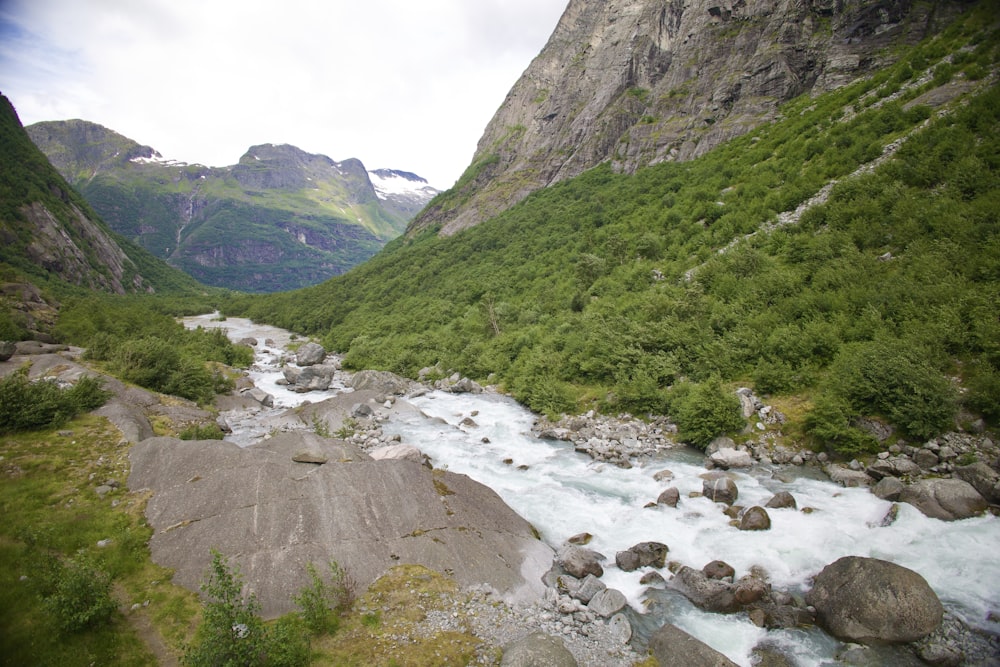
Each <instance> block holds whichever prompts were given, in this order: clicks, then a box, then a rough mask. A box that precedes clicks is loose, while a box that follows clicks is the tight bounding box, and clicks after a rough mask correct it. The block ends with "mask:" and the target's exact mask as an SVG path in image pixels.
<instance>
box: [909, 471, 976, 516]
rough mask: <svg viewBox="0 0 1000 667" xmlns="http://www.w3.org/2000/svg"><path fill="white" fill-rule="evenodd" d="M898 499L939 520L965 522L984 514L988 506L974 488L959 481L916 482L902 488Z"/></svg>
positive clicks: (928, 480) (935, 480) (933, 480)
mask: <svg viewBox="0 0 1000 667" xmlns="http://www.w3.org/2000/svg"><path fill="white" fill-rule="evenodd" d="M899 500H900V502H904V503H909V504H911V505H913V506H914V507H916V508H917V509H918V510H920V511H921V512H923V513H924V514H925V515H927V516H929V517H931V518H934V519H941V520H942V521H956V520H958V519H967V518H968V517H971V516H976V515H977V514H980V513H982V512H984V511H985V510H986V508H987V507H988V506H989V504H988V503H987V502H986V499H985V498H983V497H982V496H981V495H980V494H979V492H978V491H976V489H975V487H973V486H972V485H971V484H969V483H968V482H963V481H962V480H960V479H922V480H919V481H917V482H914V483H913V484H910V485H909V486H907V487H906V488H905V489H903V490H902V491H901V492H900V494H899Z"/></svg>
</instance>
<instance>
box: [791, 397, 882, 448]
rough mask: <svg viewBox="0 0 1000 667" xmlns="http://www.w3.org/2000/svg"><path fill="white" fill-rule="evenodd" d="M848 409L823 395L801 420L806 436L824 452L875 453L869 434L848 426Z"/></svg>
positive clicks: (872, 439) (876, 444)
mask: <svg viewBox="0 0 1000 667" xmlns="http://www.w3.org/2000/svg"><path fill="white" fill-rule="evenodd" d="M850 415H851V409H850V406H849V405H848V404H847V403H846V402H845V401H843V400H841V399H839V398H837V397H836V396H831V395H827V394H824V395H822V396H821V397H820V398H818V399H817V400H816V404H815V405H814V406H813V409H812V410H810V411H809V412H808V413H807V414H806V416H805V419H804V421H803V426H804V427H805V430H806V433H808V434H809V435H811V436H812V437H813V438H815V439H816V440H817V441H818V442H819V444H820V445H822V446H823V447H824V448H826V449H832V450H833V451H836V452H839V453H840V454H843V455H845V456H855V455H857V454H861V453H865V452H875V451H877V450H878V442H877V441H876V440H875V438H874V437H872V436H871V435H870V434H868V433H865V432H864V431H862V430H860V429H858V428H855V427H853V426H851V423H850V420H851V417H850Z"/></svg>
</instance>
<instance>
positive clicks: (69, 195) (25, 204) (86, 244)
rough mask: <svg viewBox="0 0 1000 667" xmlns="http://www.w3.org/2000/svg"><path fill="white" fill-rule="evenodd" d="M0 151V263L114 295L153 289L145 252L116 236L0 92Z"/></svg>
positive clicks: (99, 149) (99, 150)
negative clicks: (1, 170)
mask: <svg viewBox="0 0 1000 667" xmlns="http://www.w3.org/2000/svg"><path fill="white" fill-rule="evenodd" d="M102 150H103V149H101V148H99V147H97V148H94V151H96V152H101V151H102ZM0 156H2V158H3V163H4V173H3V177H2V178H0V263H7V264H9V265H11V266H13V267H15V268H17V269H18V270H20V271H22V272H24V273H26V274H28V275H34V276H44V277H46V278H55V279H57V280H62V281H65V282H68V283H72V284H74V285H79V286H83V287H88V288H91V289H96V290H102V291H108V292H114V293H118V294H124V293H126V292H143V291H153V290H154V285H153V281H151V280H150V279H149V278H147V277H144V276H143V274H142V271H143V270H144V269H143V267H142V266H140V264H142V263H143V262H145V260H146V257H143V258H141V259H140V260H136V257H138V256H139V255H140V254H141V255H145V253H141V251H139V249H138V248H135V247H134V246H132V245H131V244H129V243H127V242H125V241H123V240H122V239H120V238H118V237H116V236H115V235H114V234H113V233H112V231H111V230H110V229H109V228H108V227H107V225H105V223H104V222H103V221H102V220H101V219H100V218H99V217H98V216H96V215H95V214H94V212H93V211H92V210H91V209H90V207H89V206H88V205H87V203H86V202H85V201H83V199H82V198H80V196H79V195H77V194H76V193H75V192H74V191H73V190H72V188H70V186H69V185H68V184H67V183H66V181H65V180H64V179H63V177H62V176H61V175H60V174H59V173H58V172H57V171H56V170H55V169H54V168H53V166H52V165H51V164H50V163H49V161H48V160H47V159H46V158H45V156H44V155H43V154H42V153H41V152H40V151H39V150H38V148H37V147H36V146H35V145H34V144H33V143H32V142H31V140H30V139H29V138H28V135H27V134H26V132H25V130H24V128H23V127H21V123H20V120H19V119H18V117H17V113H16V112H15V111H14V108H13V106H11V104H10V102H9V101H8V100H7V98H5V97H0ZM130 253H131V254H130ZM146 268H149V267H148V265H146ZM163 268H165V267H163Z"/></svg>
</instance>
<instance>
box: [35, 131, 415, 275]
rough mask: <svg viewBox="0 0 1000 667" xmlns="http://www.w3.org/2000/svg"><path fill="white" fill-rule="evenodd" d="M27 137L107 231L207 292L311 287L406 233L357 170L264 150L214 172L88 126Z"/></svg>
mask: <svg viewBox="0 0 1000 667" xmlns="http://www.w3.org/2000/svg"><path fill="white" fill-rule="evenodd" d="M27 131H28V133H29V135H30V136H31V138H32V140H33V141H34V142H35V144H37V145H38V147H39V148H41V149H42V151H43V152H44V153H45V154H46V155H47V156H48V157H49V159H50V160H51V161H52V162H53V164H54V165H55V166H56V168H57V169H59V171H60V173H62V174H63V176H65V177H66V179H67V180H68V181H69V182H70V183H71V184H72V185H73V187H75V188H76V189H77V190H78V191H79V192H80V193H81V194H83V196H84V197H85V198H86V200H87V201H88V202H89V203H90V204H91V205H92V206H93V207H94V209H96V210H97V211H98V212H99V213H100V215H101V216H102V217H103V218H104V219H105V220H106V221H107V223H108V224H109V225H110V226H111V228H112V229H114V230H115V231H116V232H118V233H119V234H122V235H123V236H125V237H126V238H128V239H130V240H131V241H133V242H135V243H137V244H139V245H141V246H142V247H143V248H145V249H146V250H148V251H149V252H151V253H152V254H154V255H156V256H157V257H160V258H161V259H164V260H167V261H168V262H169V263H170V264H172V265H173V266H176V267H178V268H180V269H182V270H183V271H185V272H186V273H188V274H189V275H191V276H194V277H195V278H197V279H198V280H199V281H201V282H202V283H204V284H207V285H214V286H218V287H226V288H230V289H238V290H243V291H248V292H273V291H278V290H288V289H295V288H298V287H303V286H305V285H314V284H316V283H319V282H322V281H323V280H325V279H327V278H330V277H331V276H335V275H339V274H341V273H343V272H344V271H346V270H347V269H348V268H350V267H352V266H355V265H357V264H359V263H361V262H363V261H364V260H366V259H368V258H369V257H371V256H372V255H374V254H375V253H376V252H378V251H379V250H380V249H381V248H382V246H383V245H384V244H385V243H386V241H388V240H389V239H392V238H395V237H396V236H398V235H399V234H400V233H402V231H403V230H404V229H405V227H406V222H407V219H406V218H404V217H403V216H402V215H400V214H398V213H395V212H393V211H391V210H390V209H389V208H387V207H386V206H383V205H382V202H381V200H380V199H379V198H378V197H377V196H376V193H375V191H374V190H373V189H372V184H371V182H370V180H369V178H368V173H367V171H366V169H365V167H364V165H363V164H362V163H361V162H360V161H358V160H345V161H343V162H334V161H333V160H330V159H329V158H327V157H325V156H322V155H311V154H308V153H306V152H304V151H301V150H299V149H298V148H295V147H293V146H273V145H270V144H264V145H260V146H252V147H251V148H250V149H249V150H248V152H247V153H246V154H245V155H243V157H242V158H240V161H239V163H238V164H236V165H233V166H231V167H223V168H211V167H205V166H202V165H197V164H195V165H189V164H183V163H178V162H172V161H169V160H164V159H163V158H162V157H161V156H160V155H159V153H157V152H156V151H155V150H153V149H152V148H150V147H149V146H141V145H140V144H138V143H137V142H135V141H133V140H131V139H128V138H127V137H124V136H122V135H120V134H118V133H116V132H113V131H112V130H109V129H107V128H105V127H102V126H100V125H96V124H94V123H89V122H87V121H81V120H70V121H49V122H42V123H35V124H34V125H31V126H29V127H28V128H27Z"/></svg>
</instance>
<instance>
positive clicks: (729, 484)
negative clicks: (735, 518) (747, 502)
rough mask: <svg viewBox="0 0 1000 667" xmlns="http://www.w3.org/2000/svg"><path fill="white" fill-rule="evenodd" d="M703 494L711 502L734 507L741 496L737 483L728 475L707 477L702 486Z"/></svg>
mask: <svg viewBox="0 0 1000 667" xmlns="http://www.w3.org/2000/svg"><path fill="white" fill-rule="evenodd" d="M701 492H702V495H704V496H705V497H706V498H708V499H709V500H711V501H713V502H716V503H725V504H726V505H732V504H733V503H735V502H736V499H737V498H738V497H739V495H740V491H739V489H738V488H736V482H734V481H733V480H732V479H730V478H729V477H728V476H727V475H725V474H722V475H711V474H710V475H707V476H706V477H705V481H704V482H702V484H701Z"/></svg>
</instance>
